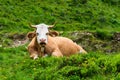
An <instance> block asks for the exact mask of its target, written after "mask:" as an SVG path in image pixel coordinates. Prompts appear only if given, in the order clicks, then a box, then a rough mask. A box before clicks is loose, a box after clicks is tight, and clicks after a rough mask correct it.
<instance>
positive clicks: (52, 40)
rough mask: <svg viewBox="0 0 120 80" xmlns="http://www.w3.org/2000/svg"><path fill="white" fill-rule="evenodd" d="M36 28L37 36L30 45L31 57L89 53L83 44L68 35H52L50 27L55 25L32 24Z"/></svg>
mask: <svg viewBox="0 0 120 80" xmlns="http://www.w3.org/2000/svg"><path fill="white" fill-rule="evenodd" d="M31 26H32V27H34V28H36V36H35V37H34V38H33V39H32V41H31V42H30V44H29V45H28V51H29V53H30V57H31V58H33V59H36V58H38V56H41V57H43V56H45V55H46V54H47V55H52V56H56V57H60V56H70V55H72V54H78V53H87V52H86V51H85V50H84V49H83V48H82V47H81V46H79V45H77V44H76V43H75V42H73V41H72V40H71V39H68V38H66V37H58V36H57V37H52V36H50V35H49V30H48V28H50V27H53V26H49V25H46V24H39V25H31Z"/></svg>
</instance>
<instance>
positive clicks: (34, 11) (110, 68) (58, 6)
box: [0, 0, 120, 80]
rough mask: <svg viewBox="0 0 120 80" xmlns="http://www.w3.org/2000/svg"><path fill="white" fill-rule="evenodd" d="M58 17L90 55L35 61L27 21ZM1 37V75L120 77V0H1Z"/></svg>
mask: <svg viewBox="0 0 120 80" xmlns="http://www.w3.org/2000/svg"><path fill="white" fill-rule="evenodd" d="M54 22H56V25H55V27H54V28H53V30H57V31H59V33H60V36H65V37H68V38H70V39H72V40H73V41H75V42H77V43H78V44H79V45H81V46H82V47H83V48H84V49H85V50H86V51H88V53H89V54H88V55H74V56H71V57H70V58H66V57H63V58H54V57H46V58H39V59H38V60H35V61H34V60H31V59H30V58H29V55H28V52H27V50H26V47H27V45H28V43H29V42H28V41H27V40H26V34H27V33H28V32H30V31H33V30H34V29H32V28H30V27H29V25H28V24H29V23H31V24H40V23H46V24H50V25H51V24H53V23H54ZM0 36H1V37H0V79H1V80H14V79H15V80H41V79H42V80H58V79H60V80H80V79H82V80H86V79H88V80H96V79H97V80H109V79H113V80H119V79H120V73H119V72H120V68H119V66H120V55H119V53H120V0H57V1H56V0H0ZM21 44H22V45H21ZM20 45H21V46H20Z"/></svg>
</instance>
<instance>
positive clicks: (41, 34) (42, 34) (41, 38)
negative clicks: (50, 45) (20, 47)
mask: <svg viewBox="0 0 120 80" xmlns="http://www.w3.org/2000/svg"><path fill="white" fill-rule="evenodd" d="M30 26H31V27H34V28H36V32H35V35H36V37H37V42H38V44H40V45H41V46H45V44H47V42H48V35H49V30H48V28H51V27H53V26H54V25H46V24H43V23H42V24H39V25H30Z"/></svg>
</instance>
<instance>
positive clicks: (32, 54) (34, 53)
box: [28, 47, 38, 59]
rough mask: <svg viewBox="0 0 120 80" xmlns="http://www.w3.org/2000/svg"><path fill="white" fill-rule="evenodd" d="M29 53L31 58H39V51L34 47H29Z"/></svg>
mask: <svg viewBox="0 0 120 80" xmlns="http://www.w3.org/2000/svg"><path fill="white" fill-rule="evenodd" d="M28 52H29V53H30V58H32V59H37V58H38V51H37V50H36V48H34V47H28Z"/></svg>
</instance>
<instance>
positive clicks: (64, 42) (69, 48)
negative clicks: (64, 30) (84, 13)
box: [54, 37, 80, 56]
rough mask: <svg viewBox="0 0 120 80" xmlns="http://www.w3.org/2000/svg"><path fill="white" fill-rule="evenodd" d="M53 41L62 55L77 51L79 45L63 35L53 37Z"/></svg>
mask: <svg viewBox="0 0 120 80" xmlns="http://www.w3.org/2000/svg"><path fill="white" fill-rule="evenodd" d="M54 39H55V40H54V41H55V42H56V44H57V45H58V47H59V49H60V51H61V52H62V54H63V55H64V56H69V55H71V54H76V53H79V51H80V47H79V45H77V44H76V43H74V42H73V41H72V40H70V39H68V38H65V37H54Z"/></svg>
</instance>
